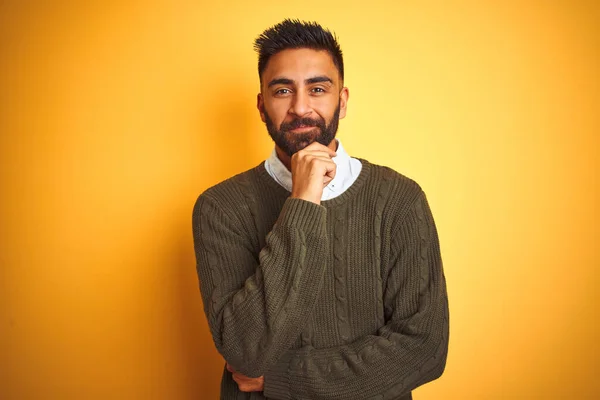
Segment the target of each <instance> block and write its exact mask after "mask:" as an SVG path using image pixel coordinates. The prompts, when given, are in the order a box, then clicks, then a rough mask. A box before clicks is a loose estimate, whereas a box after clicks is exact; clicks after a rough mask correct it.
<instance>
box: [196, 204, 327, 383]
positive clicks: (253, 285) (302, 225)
mask: <svg viewBox="0 0 600 400" xmlns="http://www.w3.org/2000/svg"><path fill="white" fill-rule="evenodd" d="M215 206H216V205H215V204H214V203H213V202H211V201H201V200H199V202H198V205H197V207H196V208H195V212H194V226H197V227H198V230H197V232H195V242H196V255H197V266H198V274H199V277H200V281H201V292H202V296H203V300H204V305H205V311H206V315H207V318H208V322H209V327H210V329H211V333H212V335H213V339H214V341H215V344H216V347H217V350H218V351H219V352H220V353H221V354H222V355H223V357H224V358H225V360H227V362H228V363H229V364H231V365H232V366H233V367H234V368H235V369H236V370H237V371H240V372H241V373H243V374H244V375H247V376H260V375H263V374H264V371H265V369H267V368H268V367H269V366H270V365H271V364H273V363H274V362H275V361H276V360H277V359H278V358H279V357H280V356H281V354H283V353H284V352H285V351H286V350H287V349H288V348H289V347H290V346H291V343H292V342H293V341H294V340H295V339H296V337H297V336H298V334H299V331H300V329H301V327H302V325H303V323H304V321H305V320H306V318H307V316H308V313H309V311H310V310H311V308H312V307H313V305H314V302H315V301H316V298H317V296H318V293H319V291H320V287H321V282H322V277H323V271H324V268H325V261H324V260H325V259H326V257H324V254H326V253H327V250H328V242H327V237H326V234H325V221H326V210H325V209H324V208H323V207H321V206H318V205H315V204H312V203H309V202H306V201H303V200H298V199H288V200H287V201H286V203H285V204H284V207H283V209H282V211H281V214H280V217H279V219H278V221H277V222H276V223H275V226H274V227H273V229H272V231H271V232H270V233H269V234H268V235H267V238H266V246H265V247H264V248H263V249H262V251H261V252H260V254H259V257H258V258H259V262H258V263H257V262H256V256H255V255H254V254H252V253H251V252H249V251H247V249H246V250H244V249H243V248H244V246H245V245H246V243H245V242H244V238H243V237H241V236H240V234H239V233H236V232H235V230H234V229H233V228H232V226H233V223H232V221H230V220H228V219H227V217H226V216H225V215H221V216H218V215H219V211H218V210H217V208H215Z"/></svg>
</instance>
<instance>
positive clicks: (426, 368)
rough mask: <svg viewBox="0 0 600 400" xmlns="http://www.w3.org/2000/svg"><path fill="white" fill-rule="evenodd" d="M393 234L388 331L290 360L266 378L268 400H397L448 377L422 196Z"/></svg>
mask: <svg viewBox="0 0 600 400" xmlns="http://www.w3.org/2000/svg"><path fill="white" fill-rule="evenodd" d="M394 232H395V234H394V240H393V242H392V244H391V251H392V260H391V262H392V263H393V264H392V266H391V270H390V271H389V276H388V278H387V282H386V286H385V290H384V305H385V314H386V321H387V323H386V324H385V325H384V326H383V327H381V328H380V329H379V331H378V332H377V334H376V335H368V336H365V337H362V338H360V339H358V340H356V341H355V342H352V343H349V344H347V345H343V346H338V347H332V348H325V349H312V348H305V349H299V350H291V351H288V352H286V353H285V354H284V355H283V356H282V357H281V358H280V359H279V360H278V362H277V364H276V365H275V366H273V367H272V368H270V369H269V371H267V373H266V374H265V381H264V385H265V396H266V397H268V398H276V399H291V398H292V397H293V398H302V399H313V400H316V399H328V400H332V399H370V398H376V399H396V398H398V397H399V396H402V395H404V394H406V393H408V392H410V391H411V390H413V389H415V388H416V387H417V386H420V385H422V384H424V383H426V382H428V381H431V380H433V379H436V378H437V377H439V376H440V375H441V374H442V372H443V370H444V367H445V363H446V355H447V349H448V303H447V296H446V284H445V278H444V274H443V270H442V262H441V257H440V249H439V243H438V237H437V231H436V228H435V224H434V221H433V217H432V215H431V212H430V210H429V206H428V204H427V200H426V198H425V195H424V194H423V193H422V192H421V194H420V195H419V196H418V197H417V199H416V201H414V202H413V204H412V206H411V208H410V210H409V211H408V213H407V214H406V215H405V216H404V217H403V218H402V221H401V223H399V224H398V225H397V226H396V227H395V228H394ZM292 393H293V396H291V394H292Z"/></svg>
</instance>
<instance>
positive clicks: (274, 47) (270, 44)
mask: <svg viewBox="0 0 600 400" xmlns="http://www.w3.org/2000/svg"><path fill="white" fill-rule="evenodd" d="M302 48H307V49H312V50H325V51H327V52H328V53H329V54H330V55H331V58H332V59H333V64H334V65H335V66H336V67H337V69H338V71H339V73H340V78H341V79H342V81H343V80H344V59H343V57H342V49H341V48H340V45H339V43H338V41H337V37H336V35H335V34H334V33H332V32H331V31H329V30H328V29H324V28H323V27H322V26H321V25H319V24H318V23H316V22H306V21H300V20H298V19H285V20H283V21H282V22H280V23H278V24H277V25H274V26H272V27H271V28H269V29H267V30H265V31H264V32H263V33H261V34H260V36H259V37H257V38H256V40H255V41H254V50H255V51H256V52H257V53H258V76H259V78H260V80H261V82H262V74H263V72H264V71H265V68H266V67H267V63H268V62H269V59H270V58H271V57H273V56H274V55H275V54H277V53H279V52H280V51H282V50H286V49H302Z"/></svg>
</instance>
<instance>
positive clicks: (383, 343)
mask: <svg viewBox="0 0 600 400" xmlns="http://www.w3.org/2000/svg"><path fill="white" fill-rule="evenodd" d="M255 48H256V50H257V51H258V53H259V63H258V64H259V65H258V67H259V77H260V83H261V92H260V94H259V95H258V101H257V106H258V110H259V113H260V116H261V119H262V120H263V122H265V124H266V127H267V130H268V132H269V134H270V135H271V137H272V138H273V140H274V142H275V149H274V151H273V153H272V155H271V157H270V158H269V159H268V160H266V162H264V163H261V164H260V165H258V166H257V167H255V168H252V169H251V170H249V171H246V172H244V173H241V174H239V175H237V176H234V177H233V178H230V179H228V180H226V181H224V182H222V183H220V184H218V185H216V186H214V187H212V188H210V189H208V190H206V191H205V192H204V193H203V194H202V195H200V196H199V198H198V201H197V202H196V204H195V207H194V213H193V231H194V246H195V250H196V259H197V269H198V275H199V280H200V288H201V292H202V298H203V301H204V310H205V313H206V316H207V318H208V322H209V326H210V331H211V334H212V336H213V339H214V342H215V345H216V347H217V349H218V351H219V352H220V353H221V354H222V355H223V357H224V358H225V360H226V365H225V368H224V371H223V378H222V382H221V398H222V399H265V398H268V399H313V400H316V399H327V400H330V399H340V400H341V399H344V400H348V399H411V398H412V397H411V391H412V390H413V389H414V388H416V387H417V386H419V385H422V384H424V383H426V382H429V381H431V380H433V379H436V378H437V377H439V376H440V375H441V374H442V372H443V370H444V367H445V363H446V354H447V349H448V304H447V295H446V286H445V278H444V274H443V271H442V262H441V258H440V249H439V243H438V237H437V231H436V228H435V224H434V221H433V217H432V215H431V212H430V209H429V206H428V204H427V200H426V197H425V195H424V193H423V191H422V190H421V188H420V187H419V186H418V185H417V184H416V183H415V182H414V181H412V180H410V179H408V178H406V177H404V176H403V175H401V174H398V173H396V172H394V171H393V170H391V169H389V168H386V167H381V166H378V165H375V164H371V163H369V162H368V161H367V160H364V159H356V158H351V157H350V156H349V155H348V154H347V153H346V152H345V150H344V149H343V147H342V145H341V143H340V141H338V140H336V139H335V136H336V132H337V127H338V120H339V119H340V118H344V116H345V115H346V110H347V103H348V95H349V92H348V89H347V88H346V87H344V83H343V82H344V68H343V59H342V52H341V50H340V47H339V45H338V43H337V41H336V38H335V37H334V35H333V34H331V33H330V32H329V31H327V30H324V29H323V28H322V27H321V26H319V25H318V24H316V23H305V22H300V21H297V20H285V21H283V22H282V23H280V24H278V25H276V26H274V27H272V28H270V29H268V30H266V31H265V32H263V34H262V35H260V36H259V37H258V39H256V42H255Z"/></svg>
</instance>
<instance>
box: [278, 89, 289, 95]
mask: <svg viewBox="0 0 600 400" xmlns="http://www.w3.org/2000/svg"><path fill="white" fill-rule="evenodd" d="M289 93H291V91H290V90H289V89H286V88H281V89H277V91H275V94H276V95H284V94H289Z"/></svg>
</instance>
